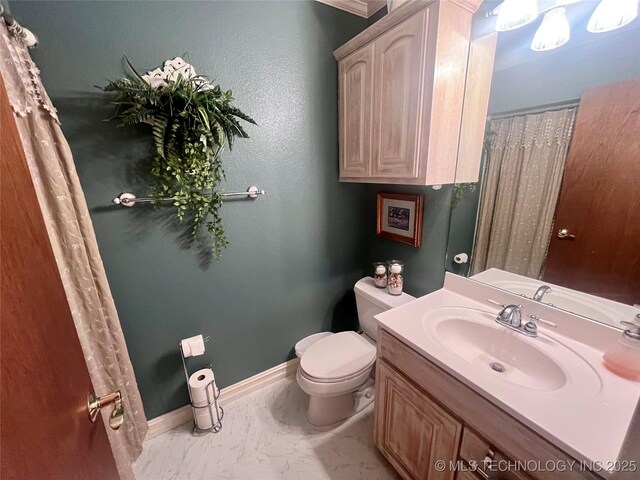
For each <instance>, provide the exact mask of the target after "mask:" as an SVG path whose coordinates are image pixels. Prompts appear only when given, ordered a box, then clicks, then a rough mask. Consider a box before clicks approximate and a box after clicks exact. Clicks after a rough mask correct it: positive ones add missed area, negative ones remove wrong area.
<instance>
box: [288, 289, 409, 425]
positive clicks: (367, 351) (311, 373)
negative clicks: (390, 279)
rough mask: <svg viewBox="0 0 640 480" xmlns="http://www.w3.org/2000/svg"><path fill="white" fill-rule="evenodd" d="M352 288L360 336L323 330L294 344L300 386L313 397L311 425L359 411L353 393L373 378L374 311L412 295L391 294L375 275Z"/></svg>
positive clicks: (331, 420)
mask: <svg viewBox="0 0 640 480" xmlns="http://www.w3.org/2000/svg"><path fill="white" fill-rule="evenodd" d="M354 291H355V294H356V304H357V306H358V318H359V320H360V328H361V329H362V330H363V333H362V334H358V333H356V332H340V333H336V334H327V333H326V332H325V333H324V334H316V335H312V336H311V337H307V338H305V339H303V340H301V341H300V342H298V344H297V345H296V353H297V354H298V355H299V356H300V366H299V367H298V373H297V380H298V385H300V388H302V390H303V391H304V392H305V393H307V394H308V395H309V396H310V398H309V410H308V412H307V419H308V420H309V423H311V424H313V425H317V426H325V425H331V424H332V423H336V422H339V421H340V420H344V419H345V418H347V417H350V416H351V415H353V413H355V412H354V399H355V393H356V392H357V391H358V390H359V389H360V388H361V387H363V386H364V385H365V384H366V383H367V381H368V380H369V379H370V378H371V374H372V371H373V366H374V364H375V360H376V340H377V339H378V333H377V328H378V327H377V322H376V320H375V319H374V318H373V317H374V315H377V314H379V313H382V312H384V311H386V310H389V309H391V308H394V307H399V306H400V305H403V304H405V303H407V302H409V301H411V300H413V299H414V297H412V296H411V295H408V294H406V293H403V294H402V295H398V296H395V295H390V294H389V293H387V290H386V289H382V288H377V287H376V286H375V285H374V283H373V278H371V277H365V278H363V279H361V280H359V281H358V283H356V285H355V287H354ZM318 338H319V339H318ZM316 339H318V340H316ZM307 344H310V345H307Z"/></svg>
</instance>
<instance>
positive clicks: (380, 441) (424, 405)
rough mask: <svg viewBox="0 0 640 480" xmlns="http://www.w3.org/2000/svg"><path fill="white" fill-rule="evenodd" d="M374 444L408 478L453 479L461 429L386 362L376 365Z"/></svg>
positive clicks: (452, 419)
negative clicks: (442, 467)
mask: <svg viewBox="0 0 640 480" xmlns="http://www.w3.org/2000/svg"><path fill="white" fill-rule="evenodd" d="M376 389H377V391H376V416H375V434H374V435H375V441H376V445H377V446H378V448H379V449H380V451H381V452H382V453H383V454H384V455H385V457H386V458H387V459H388V460H389V461H390V462H391V463H392V464H393V466H394V467H395V468H396V470H397V471H398V472H399V473H400V474H401V475H402V476H403V477H404V478H407V479H421V480H423V479H429V480H451V479H453V476H454V473H455V472H453V471H451V470H450V469H449V468H445V471H442V472H440V471H438V469H436V466H435V462H436V461H438V460H442V461H444V462H446V466H447V467H449V465H450V462H452V461H453V460H454V459H456V458H457V449H458V443H459V439H460V435H461V431H462V426H461V425H460V424H459V423H458V422H457V421H456V420H455V419H454V418H453V417H451V416H450V415H448V414H447V413H446V412H445V411H444V410H442V409H441V408H440V407H438V406H437V405H436V404H435V403H433V402H432V401H431V400H429V399H428V398H427V396H426V395H425V394H424V393H423V392H421V391H420V390H418V389H417V388H416V387H414V386H413V385H412V384H411V383H409V382H408V381H407V380H405V378H404V377H403V376H402V375H401V374H399V373H398V372H396V371H395V370H393V369H392V368H391V367H389V366H388V365H387V364H385V363H384V362H382V361H381V362H379V363H378V366H377V379H376Z"/></svg>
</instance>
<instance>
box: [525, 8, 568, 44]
mask: <svg viewBox="0 0 640 480" xmlns="http://www.w3.org/2000/svg"><path fill="white" fill-rule="evenodd" d="M565 13H566V10H565V8H564V7H557V8H554V9H553V10H549V11H548V12H547V13H545V14H544V18H543V19H542V23H541V24H540V27H538V30H537V31H536V34H535V35H534V36H533V41H532V42H531V50H533V51H534V52H544V51H547V50H553V49H554V48H558V47H560V46H561V45H564V44H565V43H567V42H568V41H569V37H570V35H571V31H570V28H569V22H568V21H567V17H566V15H565Z"/></svg>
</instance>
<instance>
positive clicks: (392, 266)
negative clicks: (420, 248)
mask: <svg viewBox="0 0 640 480" xmlns="http://www.w3.org/2000/svg"><path fill="white" fill-rule="evenodd" d="M387 263H388V269H389V279H388V281H387V290H388V291H389V293H390V294H391V295H402V284H403V283H404V282H403V281H404V279H403V278H402V271H403V270H404V263H402V262H401V261H400V260H389V261H388V262H387Z"/></svg>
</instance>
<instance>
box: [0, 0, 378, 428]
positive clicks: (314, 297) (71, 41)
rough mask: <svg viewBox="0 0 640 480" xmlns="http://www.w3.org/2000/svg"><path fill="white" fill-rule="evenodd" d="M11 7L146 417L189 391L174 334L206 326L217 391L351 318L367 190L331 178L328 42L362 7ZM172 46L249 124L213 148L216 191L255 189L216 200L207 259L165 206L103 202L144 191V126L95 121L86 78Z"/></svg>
mask: <svg viewBox="0 0 640 480" xmlns="http://www.w3.org/2000/svg"><path fill="white" fill-rule="evenodd" d="M11 7H12V12H13V14H14V15H15V16H16V18H18V19H19V21H21V22H22V23H23V24H24V25H25V26H28V27H29V28H31V29H32V30H33V31H34V32H35V33H36V34H37V35H38V36H39V37H40V47H39V48H38V49H37V50H35V51H34V52H33V56H34V58H35V60H36V62H37V63H38V65H39V67H40V69H41V70H42V77H43V79H44V83H45V86H46V87H47V90H48V92H49V94H50V95H51V96H52V98H53V99H54V102H55V104H56V105H57V107H58V109H59V111H60V117H61V120H62V126H63V130H64V132H65V135H66V137H67V139H68V141H69V143H70V144H71V148H72V151H73V153H74V158H75V162H76V165H77V169H78V173H79V175H80V180H81V182H82V186H83V189H84V191H85V195H86V198H87V202H88V204H89V208H90V211H91V215H92V219H93V222H94V226H95V230H96V235H97V238H98V243H99V246H100V252H101V254H102V258H103V261H104V264H105V268H106V270H107V275H108V278H109V281H110V285H111V288H112V291H113V296H114V298H115V302H116V306H117V308H118V312H119V315H120V320H121V323H122V327H123V329H124V333H125V337H126V340H127V345H128V348H129V353H130V355H131V359H132V362H133V365H134V369H135V372H136V376H137V380H138V383H139V386H140V390H141V393H142V397H143V401H144V405H145V411H146V414H147V416H148V417H149V418H152V417H155V416H157V415H160V414H162V413H165V412H167V411H170V410H172V409H174V408H177V407H179V406H182V405H184V404H185V403H186V402H187V393H186V389H185V384H184V378H183V375H182V372H181V364H180V358H179V355H178V348H177V342H178V340H179V339H181V338H184V337H188V336H191V335H195V334H198V333H201V332H202V333H204V334H208V335H212V336H213V343H212V344H209V345H208V352H207V357H208V359H209V360H210V361H212V362H213V364H214V367H215V372H216V377H217V379H218V382H219V385H220V386H221V387H224V386H226V385H229V384H232V383H234V382H237V381H239V380H242V379H244V378H247V377H249V376H251V375H253V374H255V373H258V372H260V371H263V370H265V369H268V368H270V367H272V366H274V365H276V364H279V363H281V362H283V361H285V360H287V359H288V358H290V357H291V355H292V347H293V345H294V344H295V342H296V341H297V340H298V339H300V338H302V337H304V336H305V335H309V334H311V333H314V332H318V331H321V330H326V329H330V328H334V329H339V328H346V327H349V326H351V327H353V319H354V318H353V315H354V313H355V309H354V306H353V299H352V296H350V295H349V294H348V292H349V291H350V290H351V289H352V286H353V284H354V282H355V281H356V280H357V279H358V278H359V277H360V276H361V274H362V265H363V257H364V253H363V252H362V248H361V247H362V243H363V227H362V212H363V208H364V206H363V199H364V195H363V194H364V187H363V186H361V185H357V184H340V183H339V182H338V171H337V170H338V162H337V156H338V153H337V100H336V99H337V65H336V62H335V60H334V58H333V56H332V50H333V49H335V48H336V47H338V46H339V45H341V44H343V43H344V42H346V41H347V40H348V39H350V38H351V37H353V36H354V35H356V34H357V33H358V32H359V31H360V30H362V29H363V28H364V27H365V26H366V21H365V20H364V19H360V18H359V17H356V16H353V15H350V14H347V13H344V12H340V11H339V10H336V9H334V8H331V7H328V6H326V5H322V4H320V3H318V2H314V1H303V2H290V1H289V2H277V1H269V2H266V1H258V2H246V1H242V2H103V1H98V2H22V1H20V2H11ZM185 52H186V53H187V55H188V60H190V61H191V63H193V65H194V66H195V68H196V70H197V72H198V73H202V74H206V75H209V76H210V77H212V78H214V79H216V81H218V82H220V83H221V85H222V86H223V87H224V88H231V89H232V90H233V92H234V95H235V96H236V98H237V105H238V106H239V107H240V108H241V109H243V110H244V111H246V112H247V113H249V114H251V115H252V116H253V117H254V118H255V119H256V120H257V122H258V123H259V126H258V127H253V126H250V127H249V128H248V131H249V134H250V135H251V138H250V139H247V140H238V142H237V144H236V145H237V146H236V147H235V148H234V150H233V152H230V153H227V154H225V157H224V158H225V164H226V171H227V186H226V188H227V190H236V189H240V190H244V189H245V188H246V187H247V186H249V185H251V184H256V185H258V186H259V187H261V188H265V189H266V190H267V193H268V194H267V196H265V197H262V198H259V199H258V200H256V201H254V202H251V201H233V202H228V203H225V205H224V207H223V215H224V219H225V226H226V228H227V234H228V237H229V240H230V242H231V244H230V246H229V248H228V249H227V251H226V252H225V254H224V257H223V259H222V260H221V261H219V262H214V263H213V264H212V265H211V266H210V267H209V268H208V269H204V268H202V267H201V266H200V264H199V258H198V255H196V254H195V252H193V251H189V250H183V249H181V244H180V241H179V240H178V234H177V232H176V231H174V227H175V226H174V225H173V224H172V222H171V218H172V215H171V212H170V211H169V210H165V211H160V212H157V211H155V212H154V211H153V210H152V209H148V208H138V207H136V208H132V209H122V208H117V207H112V206H111V202H110V201H111V199H112V198H113V197H114V196H115V195H116V194H118V193H119V192H121V191H124V190H131V191H134V192H137V193H139V194H140V193H144V192H145V189H146V187H145V185H146V180H145V178H144V177H142V176H141V175H140V173H139V171H138V166H139V164H140V162H141V161H142V160H144V158H145V157H146V155H147V153H148V148H149V144H148V135H147V132H145V131H144V130H143V129H141V130H137V131H136V130H131V129H127V130H123V129H117V128H115V126H114V125H112V124H109V123H104V122H103V121H102V119H103V118H105V117H106V116H107V115H108V114H109V112H110V107H109V106H108V104H107V102H108V98H105V97H103V96H102V94H100V93H97V92H96V90H95V89H93V88H92V86H93V85H104V84H105V82H106V80H107V79H111V78H116V77H118V76H120V75H121V74H122V73H123V71H124V69H123V60H122V59H123V53H126V54H127V55H128V56H129V58H130V59H131V60H132V62H133V63H134V64H135V65H136V66H139V67H140V68H141V69H150V68H154V67H155V66H157V65H158V64H160V63H161V62H162V61H164V60H165V59H167V58H173V57H174V56H177V55H182V54H183V53H185ZM167 213H168V214H169V215H168V216H167ZM193 366H194V367H196V366H198V362H194V364H193Z"/></svg>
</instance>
